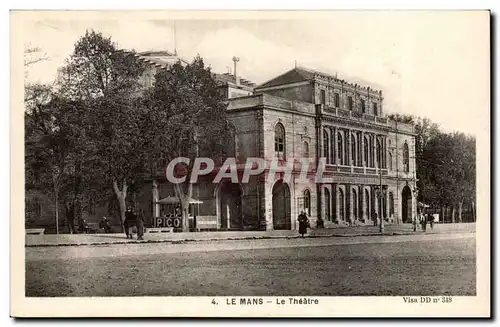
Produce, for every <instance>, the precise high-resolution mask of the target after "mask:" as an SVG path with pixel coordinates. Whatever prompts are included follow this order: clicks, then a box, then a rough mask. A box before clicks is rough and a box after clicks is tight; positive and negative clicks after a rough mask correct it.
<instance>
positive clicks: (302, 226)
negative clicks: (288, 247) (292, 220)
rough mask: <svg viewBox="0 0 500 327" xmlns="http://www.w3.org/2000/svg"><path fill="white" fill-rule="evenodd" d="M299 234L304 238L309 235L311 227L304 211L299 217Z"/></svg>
mask: <svg viewBox="0 0 500 327" xmlns="http://www.w3.org/2000/svg"><path fill="white" fill-rule="evenodd" d="M298 221H299V234H300V235H302V237H304V234H307V227H309V219H308V218H307V215H306V214H305V212H304V211H301V212H300V215H299V219H298Z"/></svg>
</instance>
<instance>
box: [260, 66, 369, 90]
mask: <svg viewBox="0 0 500 327" xmlns="http://www.w3.org/2000/svg"><path fill="white" fill-rule="evenodd" d="M315 76H320V77H326V78H331V79H334V80H337V81H339V82H341V81H342V82H344V83H347V84H349V85H353V86H354V85H356V86H359V87H360V88H365V87H362V86H360V85H358V84H354V83H349V82H346V81H344V80H343V79H341V78H338V77H337V74H335V76H334V75H331V74H328V73H325V72H320V71H317V70H314V69H310V68H305V67H295V68H293V69H291V70H289V71H287V72H285V73H283V74H281V75H279V76H277V77H274V78H273V79H271V80H269V81H267V82H265V83H263V84H261V85H259V86H257V87H256V89H263V88H267V87H272V86H279V85H284V84H291V83H297V82H305V81H308V82H309V81H312V80H314V77H315ZM370 89H371V88H370Z"/></svg>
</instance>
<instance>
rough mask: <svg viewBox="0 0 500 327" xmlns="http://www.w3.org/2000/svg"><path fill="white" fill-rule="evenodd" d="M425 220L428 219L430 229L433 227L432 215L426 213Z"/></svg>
mask: <svg viewBox="0 0 500 327" xmlns="http://www.w3.org/2000/svg"><path fill="white" fill-rule="evenodd" d="M427 220H428V221H429V225H430V226H431V230H433V229H434V217H433V216H432V215H431V214H430V213H428V214H427Z"/></svg>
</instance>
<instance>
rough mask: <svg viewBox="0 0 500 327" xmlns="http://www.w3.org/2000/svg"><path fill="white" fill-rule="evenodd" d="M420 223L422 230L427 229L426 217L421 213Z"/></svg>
mask: <svg viewBox="0 0 500 327" xmlns="http://www.w3.org/2000/svg"><path fill="white" fill-rule="evenodd" d="M420 224H421V225H422V230H423V231H424V232H425V231H426V230H427V218H426V216H425V215H424V214H423V213H421V214H420Z"/></svg>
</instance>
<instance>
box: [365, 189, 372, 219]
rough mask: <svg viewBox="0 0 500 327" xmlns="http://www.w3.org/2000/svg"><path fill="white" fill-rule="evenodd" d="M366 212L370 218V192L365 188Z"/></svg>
mask: <svg viewBox="0 0 500 327" xmlns="http://www.w3.org/2000/svg"><path fill="white" fill-rule="evenodd" d="M364 211H365V214H366V217H367V218H368V219H370V216H371V213H370V193H369V192H368V190H366V189H365V210H364Z"/></svg>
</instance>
